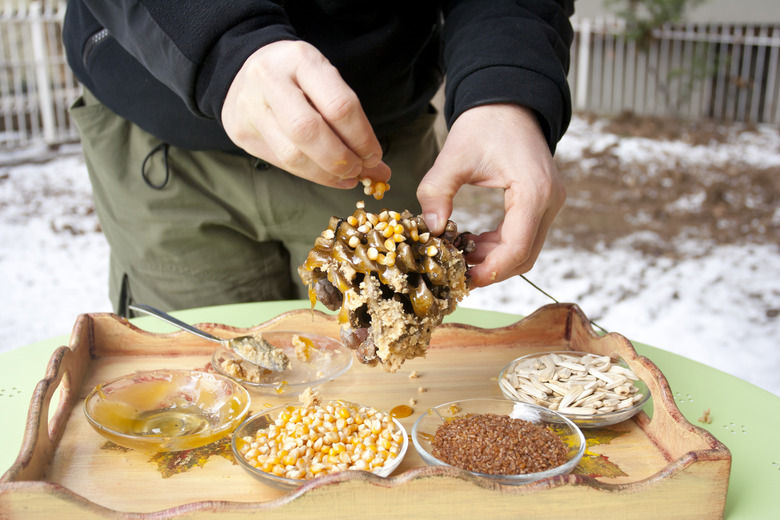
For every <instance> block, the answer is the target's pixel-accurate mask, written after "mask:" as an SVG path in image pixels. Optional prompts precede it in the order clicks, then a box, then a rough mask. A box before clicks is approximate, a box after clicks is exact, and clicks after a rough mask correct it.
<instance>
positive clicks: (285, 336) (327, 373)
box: [211, 331, 352, 396]
mask: <svg viewBox="0 0 780 520" xmlns="http://www.w3.org/2000/svg"><path fill="white" fill-rule="evenodd" d="M262 335H263V338H264V339H265V340H266V341H268V342H269V343H270V344H272V345H273V346H275V347H276V348H279V349H281V350H282V351H284V353H285V354H286V355H287V357H288V358H289V359H290V368H288V369H287V370H284V371H282V372H272V371H270V370H265V369H262V368H260V369H259V370H258V369H257V368H256V367H253V366H251V365H249V364H247V362H246V361H243V360H242V359H241V358H240V357H239V356H238V354H236V353H235V352H233V351H232V350H229V349H227V348H225V347H218V348H217V349H216V350H215V351H214V354H213V355H212V357H211V365H212V366H213V367H214V370H216V371H217V372H218V373H220V374H222V375H223V376H227V377H229V378H231V379H234V380H235V381H238V382H239V383H241V384H242V385H244V386H245V387H246V388H247V389H248V390H249V391H250V392H253V393H258V394H265V395H272V396H280V395H287V394H299V393H300V392H302V391H303V390H305V389H306V388H311V389H315V388H317V387H318V386H320V385H322V384H324V383H327V382H328V381H331V380H333V379H336V378H337V377H339V376H340V375H342V374H343V373H344V372H346V371H347V370H349V368H350V367H351V366H352V352H351V351H350V350H349V349H348V348H347V347H345V346H344V345H342V344H341V343H340V342H338V341H336V340H335V339H333V338H329V337H327V336H320V335H317V334H309V333H305V332H292V331H280V332H263V333H262ZM296 337H297V338H298V339H299V340H301V342H302V343H299V342H297V341H295V338H296ZM296 343H297V344H298V346H297V347H296ZM296 349H297V351H296ZM236 364H239V365H240V366H241V369H242V371H243V370H246V369H247V368H251V369H255V370H256V372H255V376H256V377H254V378H249V379H248V378H247V377H246V376H243V374H242V375H238V374H236V373H234V372H232V371H231V370H229V368H228V367H229V366H231V365H232V366H235V365H236Z"/></svg>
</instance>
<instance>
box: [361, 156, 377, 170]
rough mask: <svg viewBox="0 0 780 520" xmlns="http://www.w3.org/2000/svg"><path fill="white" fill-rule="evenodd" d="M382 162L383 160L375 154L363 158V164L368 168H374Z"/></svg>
mask: <svg viewBox="0 0 780 520" xmlns="http://www.w3.org/2000/svg"><path fill="white" fill-rule="evenodd" d="M380 161H381V158H380V157H379V156H378V155H377V154H375V153H370V154H368V155H366V156H365V157H363V164H365V165H366V167H367V168H374V167H375V166H377V165H378V164H379V163H380Z"/></svg>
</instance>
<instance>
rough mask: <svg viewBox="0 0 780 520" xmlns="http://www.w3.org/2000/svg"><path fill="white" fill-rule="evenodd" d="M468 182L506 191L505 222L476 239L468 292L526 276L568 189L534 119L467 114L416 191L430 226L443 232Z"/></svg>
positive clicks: (523, 113)
mask: <svg viewBox="0 0 780 520" xmlns="http://www.w3.org/2000/svg"><path fill="white" fill-rule="evenodd" d="M465 184H471V185H474V186H481V187H487V188H503V189H504V220H503V221H502V222H501V223H500V224H499V225H498V227H497V229H495V230H493V231H487V232H485V233H481V234H480V235H478V236H474V237H473V238H474V242H475V244H476V250H475V251H474V252H473V253H471V254H470V255H469V256H468V258H467V260H468V261H469V263H471V264H474V265H473V267H472V268H471V271H470V274H471V287H484V286H487V285H490V284H492V283H495V282H500V281H503V280H506V279H507V278H510V277H511V276H514V275H518V274H522V273H525V272H527V271H529V270H530V269H531V268H532V267H533V265H534V262H535V261H536V258H537V257H538V256H539V252H540V251H541V249H542V245H543V244H544V241H545V239H546V237H547V232H548V230H549V229H550V225H551V224H552V221H553V219H554V218H555V215H556V214H557V213H558V211H559V210H560V209H561V207H562V206H563V202H564V200H565V198H566V191H565V189H564V186H563V182H562V180H561V178H560V175H559V173H558V169H557V167H556V166H555V162H554V161H553V158H552V155H551V154H550V150H549V147H548V146H547V142H546V141H545V138H544V136H543V133H542V130H541V128H540V126H539V123H538V121H537V119H536V116H535V115H534V113H533V112H532V111H531V110H529V109H527V108H524V107H520V106H517V105H508V104H494V105H484V106H480V107H476V108H472V109H470V110H467V111H466V112H464V113H463V114H461V116H460V117H458V119H457V120H455V123H454V124H453V125H452V128H451V129H450V132H449V135H448V136H447V140H446V141H445V143H444V146H443V147H442V150H441V152H440V153H439V156H438V157H437V159H436V162H435V163H434V165H433V167H432V168H431V169H430V171H428V173H427V174H426V175H425V177H424V178H423V180H422V181H421V182H420V185H419V187H418V189H417V198H418V199H419V201H420V204H421V206H422V214H423V218H424V219H425V222H426V224H427V225H428V227H429V228H430V229H431V232H432V233H433V234H435V235H438V234H440V233H441V232H443V231H444V225H445V224H446V222H447V219H448V218H449V217H450V215H451V214H452V199H453V197H454V196H455V194H456V193H457V192H458V190H459V189H460V187H461V186H463V185H465Z"/></svg>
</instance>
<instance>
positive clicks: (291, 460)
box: [282, 455, 298, 466]
mask: <svg viewBox="0 0 780 520" xmlns="http://www.w3.org/2000/svg"><path fill="white" fill-rule="evenodd" d="M296 462H298V457H296V456H294V455H287V456H286V457H283V458H282V464H284V465H285V466H295V463H296Z"/></svg>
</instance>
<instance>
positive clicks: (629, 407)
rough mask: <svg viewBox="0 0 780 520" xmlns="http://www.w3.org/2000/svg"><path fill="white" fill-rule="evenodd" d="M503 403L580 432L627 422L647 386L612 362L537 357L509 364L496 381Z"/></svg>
mask: <svg viewBox="0 0 780 520" xmlns="http://www.w3.org/2000/svg"><path fill="white" fill-rule="evenodd" d="M498 384H499V386H500V387H501V392H503V394H504V396H505V397H506V398H507V399H512V400H515V401H520V402H524V403H533V404H537V405H539V406H543V407H545V408H548V409H550V410H554V411H556V412H558V413H560V414H561V415H563V416H564V417H567V418H568V419H571V420H572V421H573V422H574V423H576V424H577V426H579V427H581V428H598V427H602V426H609V425H611V424H617V423H619V422H622V421H625V420H627V419H630V418H631V417H633V416H634V415H636V414H637V413H638V412H639V411H640V410H641V409H642V407H644V405H645V404H646V403H647V401H648V400H649V399H650V391H649V390H648V388H647V385H646V384H645V383H644V382H643V381H642V380H640V379H639V378H638V377H637V376H636V374H634V372H633V371H632V370H631V369H630V368H629V367H628V365H627V364H626V363H625V362H624V361H622V360H621V359H618V358H613V357H611V356H602V355H598V354H592V353H588V352H576V351H559V352H539V353H535V354H529V355H527V356H522V357H519V358H517V359H514V360H512V361H511V362H510V363H509V364H507V365H506V366H505V367H504V369H503V370H502V371H501V373H500V374H499V376H498Z"/></svg>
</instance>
